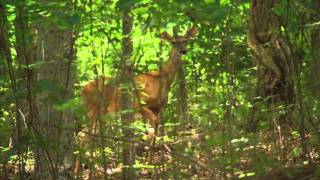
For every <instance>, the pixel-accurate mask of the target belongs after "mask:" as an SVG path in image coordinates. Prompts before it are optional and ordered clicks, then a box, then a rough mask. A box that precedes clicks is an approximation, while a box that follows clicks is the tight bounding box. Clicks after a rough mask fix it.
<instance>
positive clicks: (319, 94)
mask: <svg viewBox="0 0 320 180" xmlns="http://www.w3.org/2000/svg"><path fill="white" fill-rule="evenodd" d="M313 7H314V9H313V11H312V12H315V13H312V14H311V22H312V23H314V22H318V21H319V19H320V1H319V0H314V1H313ZM310 42H311V65H310V74H309V77H310V82H311V83H310V85H311V92H312V94H313V95H314V97H316V98H317V99H318V100H319V98H320V81H319V78H320V74H319V70H320V27H319V25H318V26H314V27H312V30H311V35H310Z"/></svg>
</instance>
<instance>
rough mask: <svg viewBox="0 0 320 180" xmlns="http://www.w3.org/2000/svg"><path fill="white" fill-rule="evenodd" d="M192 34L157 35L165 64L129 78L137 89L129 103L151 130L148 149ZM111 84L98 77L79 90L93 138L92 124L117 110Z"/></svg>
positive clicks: (117, 92) (118, 96)
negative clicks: (166, 51)
mask: <svg viewBox="0 0 320 180" xmlns="http://www.w3.org/2000/svg"><path fill="white" fill-rule="evenodd" d="M196 34H197V28H196V27H195V26H193V27H191V28H189V29H188V30H187V31H186V33H185V34H184V35H183V36H171V35H170V34H169V33H167V32H163V33H161V34H160V39H161V40H164V41H167V42H169V43H170V44H171V50H170V53H169V58H168V60H167V61H166V62H165V63H164V64H162V65H161V67H160V68H159V69H158V70H153V71H150V72H147V73H144V74H139V75H136V76H134V77H133V81H134V83H135V84H136V85H137V87H140V88H137V89H136V90H135V92H134V95H136V96H137V98H136V99H137V100H136V101H134V102H133V104H132V108H133V109H136V110H137V111H138V112H139V113H140V114H141V115H142V116H143V118H145V119H146V120H147V121H148V123H149V124H150V125H151V127H152V128H153V131H154V132H153V135H152V137H151V138H150V143H149V145H150V146H151V147H152V146H154V145H155V138H156V137H155V136H157V133H158V126H159V124H160V117H159V113H160V112H161V111H162V109H163V108H164V106H165V105H166V104H167V101H168V93H169V91H170V88H171V85H172V83H173V81H174V79H175V76H176V74H177V71H178V69H179V68H180V67H181V65H182V60H181V57H182V56H183V55H185V54H186V53H187V48H186V45H187V42H188V41H189V40H191V39H194V38H195V36H196ZM112 82H114V79H112V78H109V77H102V78H98V79H95V80H93V81H91V82H89V83H88V84H86V85H84V86H83V88H82V92H81V96H82V97H83V100H84V104H85V106H86V108H87V111H88V112H87V117H88V119H89V120H90V121H91V126H90V128H91V132H94V133H95V134H96V133H97V130H98V129H99V128H98V126H99V122H98V121H97V120H96V119H97V116H98V115H99V114H100V115H101V114H102V115H104V114H108V113H114V112H118V111H120V110H121V109H120V99H121V92H120V88H119V87H117V86H116V85H117V83H112ZM102 97H103V98H102ZM101 101H102V103H101ZM141 102H144V103H141ZM92 129H95V130H92ZM80 146H81V143H80ZM149 152H151V151H149ZM151 156H152V154H151V153H149V161H150V160H151V158H152V157H151ZM76 164H77V163H76ZM76 166H77V165H76ZM78 166H79V162H78ZM76 168H77V167H76ZM78 168H79V167H78Z"/></svg>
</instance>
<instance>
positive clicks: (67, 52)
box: [35, 1, 75, 179]
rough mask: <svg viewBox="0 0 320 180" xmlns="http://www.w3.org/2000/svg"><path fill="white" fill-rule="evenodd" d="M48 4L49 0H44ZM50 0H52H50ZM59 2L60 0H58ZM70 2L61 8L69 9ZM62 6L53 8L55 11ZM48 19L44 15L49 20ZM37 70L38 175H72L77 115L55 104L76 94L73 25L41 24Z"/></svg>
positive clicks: (39, 176)
mask: <svg viewBox="0 0 320 180" xmlns="http://www.w3.org/2000/svg"><path fill="white" fill-rule="evenodd" d="M42 2H43V5H45V3H46V1H42ZM50 2H51V1H50ZM57 2H60V1H57ZM69 7H70V4H69V3H66V7H65V9H64V10H63V11H62V12H68V11H70V8H69ZM57 12H61V10H58V8H57V9H56V10H53V12H52V13H53V14H55V13H57ZM46 20H47V19H43V22H46ZM42 25H43V26H42ZM38 33H39V36H38V41H37V44H38V52H37V56H38V59H39V60H41V61H42V62H43V64H42V66H41V67H40V68H39V72H38V86H39V87H41V90H42V91H41V93H40V94H39V95H37V100H36V103H37V107H38V112H39V118H38V119H39V120H38V122H37V125H38V126H37V128H38V130H37V132H36V133H37V134H38V143H39V145H38V148H37V149H36V167H35V171H36V179H72V176H73V175H72V173H73V167H72V166H73V162H74V157H73V149H74V148H73V145H74V138H73V129H74V117H73V113H72V111H71V110H69V109H60V110H58V108H55V106H57V105H59V104H62V103H66V102H67V100H68V99H70V98H71V97H72V96H73V84H74V80H75V77H74V67H73V65H72V60H73V59H74V49H73V48H74V47H73V45H74V38H73V36H72V34H73V31H72V28H71V26H68V27H63V28H59V27H58V25H57V24H55V23H54V22H48V24H47V23H44V24H40V25H39V27H38Z"/></svg>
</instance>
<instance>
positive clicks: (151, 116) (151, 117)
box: [141, 107, 160, 163]
mask: <svg viewBox="0 0 320 180" xmlns="http://www.w3.org/2000/svg"><path fill="white" fill-rule="evenodd" d="M141 114H142V115H143V116H144V117H146V118H147V119H148V121H149V124H151V126H152V127H153V129H154V132H153V133H149V138H150V142H149V146H150V147H149V148H150V150H149V152H148V161H149V163H152V154H153V153H152V152H153V148H154V146H155V143H156V136H157V133H158V125H159V122H160V120H159V117H158V116H157V115H156V114H155V113H154V112H153V111H152V110H150V109H149V108H147V107H142V110H141Z"/></svg>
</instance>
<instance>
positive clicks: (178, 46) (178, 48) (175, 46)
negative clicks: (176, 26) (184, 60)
mask: <svg viewBox="0 0 320 180" xmlns="http://www.w3.org/2000/svg"><path fill="white" fill-rule="evenodd" d="M196 34H197V28H196V27H195V26H193V27H191V28H190V29H188V30H187V32H186V33H185V35H183V36H175V37H173V36H171V35H170V34H169V33H167V32H163V33H161V35H160V38H161V39H162V40H165V41H168V42H170V44H171V45H172V51H173V52H174V53H175V54H176V55H184V54H186V53H187V48H186V43H187V42H188V41H189V40H190V39H193V38H194V37H195V35H196Z"/></svg>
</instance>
